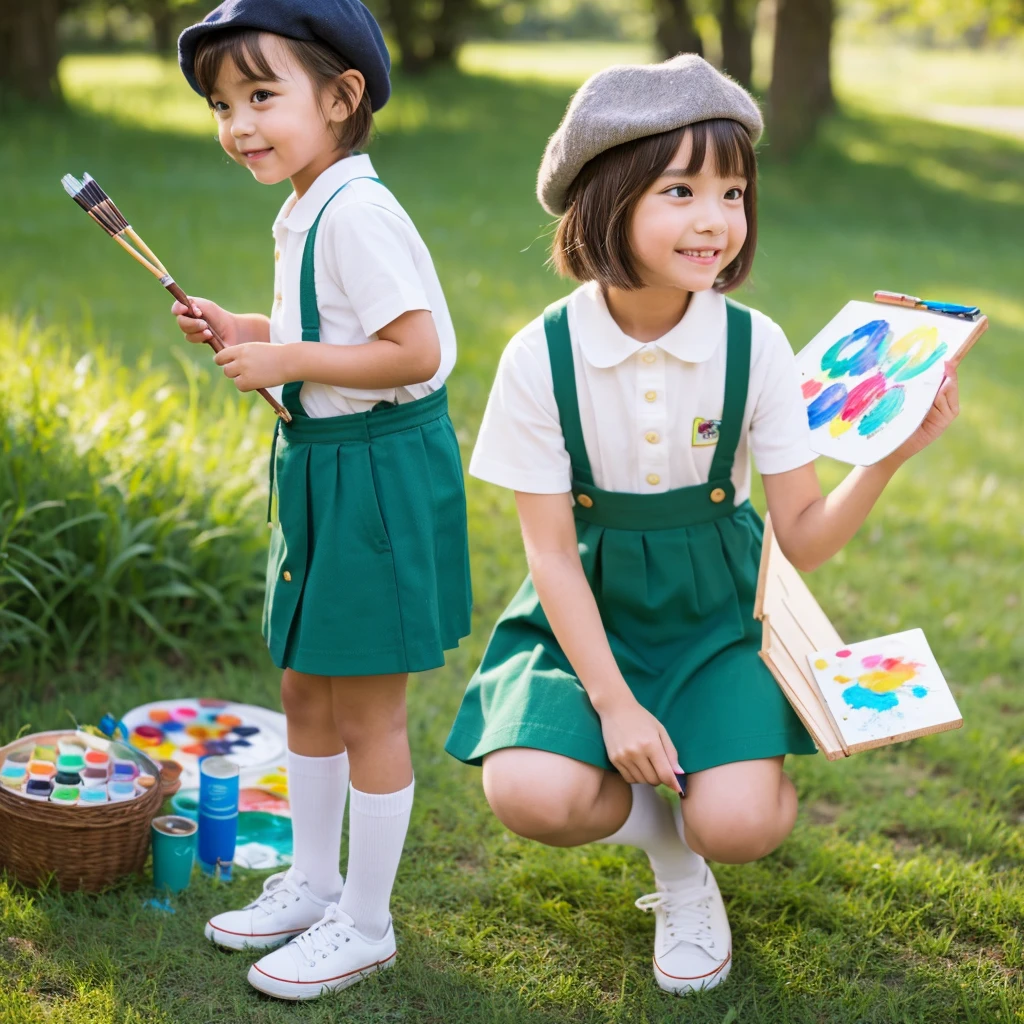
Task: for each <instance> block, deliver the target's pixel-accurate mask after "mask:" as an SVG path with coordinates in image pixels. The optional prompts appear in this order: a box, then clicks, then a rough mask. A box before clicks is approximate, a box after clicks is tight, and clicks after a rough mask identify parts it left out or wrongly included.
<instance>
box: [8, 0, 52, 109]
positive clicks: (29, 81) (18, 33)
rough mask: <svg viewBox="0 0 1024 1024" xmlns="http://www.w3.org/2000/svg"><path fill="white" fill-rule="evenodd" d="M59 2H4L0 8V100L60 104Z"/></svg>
mask: <svg viewBox="0 0 1024 1024" xmlns="http://www.w3.org/2000/svg"><path fill="white" fill-rule="evenodd" d="M62 9H63V4H62V3H61V0H30V2H21V0H5V2H4V3H3V4H2V5H0V99H2V97H3V95H4V94H6V95H9V96H16V97H19V98H20V99H23V100H29V101H30V102H33V103H50V104H59V103H60V102H62V99H63V97H62V95H61V90H60V82H59V81H58V79H57V64H58V62H59V61H60V52H59V49H58V46H57V19H58V17H59V15H60V13H61V10H62Z"/></svg>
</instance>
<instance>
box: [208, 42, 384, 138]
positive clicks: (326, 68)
mask: <svg viewBox="0 0 1024 1024" xmlns="http://www.w3.org/2000/svg"><path fill="white" fill-rule="evenodd" d="M262 35H263V33H261V32H259V31H257V30H256V29H238V30H235V31H231V30H226V31H224V32H215V33H212V34H211V35H208V36H204V37H203V38H202V39H200V41H199V45H198V47H197V48H196V56H195V76H196V81H197V82H198V83H199V88H200V89H202V90H203V94H204V95H205V96H206V101H207V102H208V103H210V105H211V106H212V105H213V104H212V101H211V100H210V97H211V96H212V95H213V89H214V86H215V85H216V84H217V75H218V74H219V73H220V69H221V66H222V65H223V63H224V61H225V60H230V61H231V62H232V63H233V64H234V65H235V67H236V68H238V70H239V71H240V72H241V74H242V76H243V77H244V78H245V79H246V80H247V81H252V82H279V81H280V78H279V77H278V75H277V73H276V72H275V71H274V68H273V66H272V65H271V63H270V61H269V60H268V59H267V55H266V53H264V51H263V45H262V39H261V36H262ZM278 38H279V39H280V40H281V42H282V43H284V45H285V46H287V48H288V50H289V51H290V52H291V55H292V57H293V58H294V59H295V61H296V63H297V64H298V65H299V67H301V68H302V70H303V71H305V72H306V74H307V75H309V77H310V80H311V81H312V82H313V87H314V88H315V89H316V90H317V91H318V94H319V95H321V96H322V95H323V93H324V91H325V90H328V89H330V90H333V91H334V92H335V95H337V96H338V97H339V98H341V99H342V100H344V102H345V104H346V105H347V107H348V112H349V116H348V117H347V118H346V119H345V120H344V121H343V122H342V123H341V124H340V125H338V126H337V129H336V135H337V139H338V149H339V150H341V151H342V152H345V153H350V152H352V151H353V150H355V149H360V148H362V147H363V146H365V145H366V143H367V142H368V141H369V139H370V133H371V132H372V131H373V109H372V107H371V106H370V95H369V93H368V92H367V91H366V90H365V89H364V90H363V95H362V98H361V99H360V100H359V102H358V103H356V102H355V94H354V93H353V92H352V90H351V87H350V86H349V85H348V83H345V82H338V81H337V78H338V75H340V74H342V73H343V72H345V71H349V70H351V68H352V65H351V64H349V63H347V62H346V61H345V60H344V59H343V58H342V57H341V55H340V54H338V53H337V52H336V51H335V50H333V49H332V48H331V47H329V46H327V45H326V44H325V43H321V42H319V41H317V40H312V41H306V40H305V39H290V38H289V37H288V36H279V37H278Z"/></svg>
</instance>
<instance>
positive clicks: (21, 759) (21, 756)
mask: <svg viewBox="0 0 1024 1024" xmlns="http://www.w3.org/2000/svg"><path fill="white" fill-rule="evenodd" d="M31 760H32V757H31V755H30V754H29V752H28V751H27V750H12V751H11V752H10V753H9V754H8V755H7V764H28V763H29V761H31Z"/></svg>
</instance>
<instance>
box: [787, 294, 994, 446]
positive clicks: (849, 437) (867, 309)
mask: <svg viewBox="0 0 1024 1024" xmlns="http://www.w3.org/2000/svg"><path fill="white" fill-rule="evenodd" d="M987 326H988V320H987V319H986V318H985V317H982V318H981V319H979V320H977V321H971V320H959V319H956V318H954V317H949V316H943V315H942V314H939V313H930V312H928V311H926V310H919V309H907V308H904V307H901V306H892V305H883V304H881V303H875V302H857V301H854V302H848V303H847V304H846V305H845V306H844V307H843V308H842V309H841V310H840V311H839V313H838V314H837V315H836V316H835V317H834V318H833V319H832V320H831V321H830V322H829V323H828V324H827V325H826V326H825V327H824V328H823V329H822V330H821V331H820V332H819V333H818V334H817V335H816V336H815V337H814V338H813V339H812V340H811V341H810V342H809V343H808V344H807V345H806V346H805V347H804V348H803V349H802V350H801V351H800V352H799V354H798V355H797V357H796V362H797V368H798V370H799V371H800V386H801V388H802V391H803V397H804V402H805V403H806V407H807V420H808V423H809V424H810V427H811V448H812V450H813V451H815V452H817V453H818V454H819V455H827V456H828V457H829V458H833V459H838V460H839V461H840V462H848V463H851V464H853V465H855V466H870V465H872V464H873V463H875V462H878V461H879V460H880V459H884V458H885V457H886V456H887V455H890V454H891V453H892V452H894V451H895V450H896V449H897V448H898V447H899V446H900V445H901V444H903V442H904V441H906V440H907V438H909V437H910V435H911V434H913V432H914V431H915V430H916V429H917V428H918V427H919V426H920V424H921V421H922V420H923V419H924V418H925V416H926V415H927V413H928V410H929V409H930V408H931V405H932V402H934V401H935V396H936V394H938V390H939V387H940V385H941V384H942V381H943V379H944V377H945V369H944V363H945V362H946V360H950V359H957V360H958V359H959V358H962V357H963V355H964V354H966V352H967V350H968V349H969V348H970V347H971V346H972V345H973V344H974V342H975V341H976V340H977V339H978V338H979V337H980V336H981V334H982V333H983V332H984V331H985V329H986V327H987Z"/></svg>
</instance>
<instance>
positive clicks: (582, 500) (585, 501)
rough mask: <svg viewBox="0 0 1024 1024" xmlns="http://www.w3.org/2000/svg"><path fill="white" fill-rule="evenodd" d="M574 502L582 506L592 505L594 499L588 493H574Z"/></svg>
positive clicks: (591, 506)
mask: <svg viewBox="0 0 1024 1024" xmlns="http://www.w3.org/2000/svg"><path fill="white" fill-rule="evenodd" d="M576 503H577V504H578V505H582V506H583V507H584V508H593V507H594V499H593V498H592V497H591V496H590V495H589V494H578V495H576Z"/></svg>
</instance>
